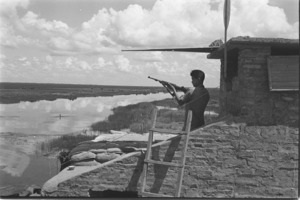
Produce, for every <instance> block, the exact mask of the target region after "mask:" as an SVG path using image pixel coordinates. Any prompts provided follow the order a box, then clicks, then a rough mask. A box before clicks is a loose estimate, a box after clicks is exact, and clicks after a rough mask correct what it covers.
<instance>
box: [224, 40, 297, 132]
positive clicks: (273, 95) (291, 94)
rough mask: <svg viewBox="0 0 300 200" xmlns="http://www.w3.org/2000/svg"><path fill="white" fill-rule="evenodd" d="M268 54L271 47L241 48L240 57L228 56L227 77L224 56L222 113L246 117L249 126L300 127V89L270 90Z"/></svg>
mask: <svg viewBox="0 0 300 200" xmlns="http://www.w3.org/2000/svg"><path fill="white" fill-rule="evenodd" d="M268 56H271V49H270V48H269V47H262V46H247V47H246V46H244V47H241V48H240V50H239V52H238V54H237V55H236V57H237V58H236V57H235V56H230V55H229V59H228V64H227V66H228V73H227V77H226V78H225V77H224V66H223V65H224V60H223V59H221V65H222V66H221V72H220V101H219V102H220V115H221V116H222V115H227V114H231V115H234V116H243V117H244V119H243V120H244V121H245V122H246V123H247V124H248V125H260V126H270V125H278V124H280V125H288V126H294V127H298V125H299V95H298V91H276V92H275V91H270V89H269V78H268V65H267V58H268ZM235 59H237V62H236V63H235V62H234V60H235ZM234 66H236V69H234Z"/></svg>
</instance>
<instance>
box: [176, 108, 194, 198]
mask: <svg viewBox="0 0 300 200" xmlns="http://www.w3.org/2000/svg"><path fill="white" fill-rule="evenodd" d="M191 121H192V111H189V112H188V117H187V123H186V124H187V126H186V132H187V133H188V134H186V136H185V139H184V143H183V144H184V146H183V148H182V157H181V163H182V165H183V167H182V168H181V169H179V175H178V178H177V188H176V190H175V196H176V197H180V193H181V187H182V179H183V175H184V167H185V160H186V151H187V147H188V141H189V132H190V129H191Z"/></svg>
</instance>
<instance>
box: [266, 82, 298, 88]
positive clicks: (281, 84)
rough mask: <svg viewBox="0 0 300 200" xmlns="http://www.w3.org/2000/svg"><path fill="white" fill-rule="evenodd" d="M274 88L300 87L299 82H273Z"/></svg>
mask: <svg viewBox="0 0 300 200" xmlns="http://www.w3.org/2000/svg"><path fill="white" fill-rule="evenodd" d="M272 86H274V87H289V86H291V87H293V86H298V87H299V82H272Z"/></svg>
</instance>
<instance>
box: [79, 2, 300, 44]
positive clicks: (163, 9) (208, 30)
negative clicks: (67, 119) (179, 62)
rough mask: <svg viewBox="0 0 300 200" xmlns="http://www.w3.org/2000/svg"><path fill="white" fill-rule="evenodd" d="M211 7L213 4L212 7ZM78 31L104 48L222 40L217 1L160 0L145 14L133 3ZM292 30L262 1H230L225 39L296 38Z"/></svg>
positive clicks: (280, 13)
mask: <svg viewBox="0 0 300 200" xmlns="http://www.w3.org/2000/svg"><path fill="white" fill-rule="evenodd" d="M212 4H214V5H218V6H215V8H212ZM82 27H83V31H82V32H81V34H83V35H85V36H86V37H87V36H90V38H91V39H92V38H93V39H94V40H95V41H97V42H100V43H101V44H105V43H106V44H107V45H114V44H115V43H118V44H121V45H125V46H126V45H129V46H147V47H159V46H173V47H176V46H206V45H209V44H210V43H211V42H212V41H214V40H215V39H218V38H223V32H224V25H223V1H214V2H211V1H209V0H191V1H184V0H163V1H156V3H155V4H154V6H153V8H152V10H150V11H149V10H146V9H143V8H142V7H141V6H139V5H130V6H129V7H128V8H127V9H125V10H123V11H115V10H113V9H109V10H107V9H102V10H99V12H98V13H97V14H96V15H94V16H93V17H92V18H91V20H89V21H87V22H85V23H83V24H82ZM297 27H298V25H297V24H292V25H291V24H289V23H288V22H287V18H286V15H285V13H284V10H283V9H280V8H278V7H273V6H270V5H268V0H250V1H249V0H240V1H232V5H231V21H230V25H229V35H230V37H236V36H240V35H249V36H255V37H293V38H297V35H298V31H297V29H296V28H297Z"/></svg>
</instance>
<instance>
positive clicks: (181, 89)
mask: <svg viewBox="0 0 300 200" xmlns="http://www.w3.org/2000/svg"><path fill="white" fill-rule="evenodd" d="M148 78H150V79H152V80H155V81H158V82H159V83H160V84H162V85H163V86H164V87H165V88H166V89H167V91H168V92H169V93H170V94H171V95H172V96H173V97H175V94H174V92H173V90H172V88H171V86H170V85H172V86H173V87H174V88H175V90H176V91H182V92H184V93H185V92H187V89H186V88H185V87H183V86H182V87H179V86H178V85H176V84H174V83H170V82H167V81H163V80H159V79H156V78H152V77H151V76H148Z"/></svg>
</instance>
